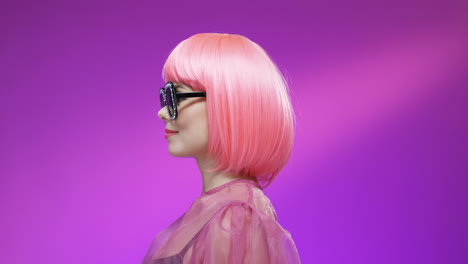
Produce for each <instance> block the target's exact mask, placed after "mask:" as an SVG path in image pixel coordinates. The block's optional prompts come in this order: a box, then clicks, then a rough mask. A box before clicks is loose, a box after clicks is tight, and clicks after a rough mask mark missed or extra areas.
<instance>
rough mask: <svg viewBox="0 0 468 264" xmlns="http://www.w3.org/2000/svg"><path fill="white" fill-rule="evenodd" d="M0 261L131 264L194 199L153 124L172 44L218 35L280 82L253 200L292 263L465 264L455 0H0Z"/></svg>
mask: <svg viewBox="0 0 468 264" xmlns="http://www.w3.org/2000/svg"><path fill="white" fill-rule="evenodd" d="M0 15H1V16H0V38H1V39H0V62H1V63H0V85H1V91H0V92H1V94H0V95H1V98H0V117H1V126H2V127H1V152H0V153H1V154H0V155H1V160H0V162H1V171H0V173H1V177H0V184H1V185H0V191H1V193H0V198H1V207H0V209H1V220H0V224H1V227H0V228H1V230H0V231H1V234H2V239H1V242H0V243H1V254H0V262H1V263H70V264H71V263H140V262H141V260H142V258H143V256H144V254H145V253H146V250H147V248H148V246H149V244H150V242H151V240H152V239H153V237H154V236H155V235H156V234H157V233H158V232H159V231H161V230H162V229H164V228H165V227H166V226H167V225H169V224H170V223H171V222H172V221H174V220H175V219H176V218H178V217H179V216H180V215H181V214H182V213H184V212H185V211H186V210H187V209H188V207H189V206H190V204H191V203H192V202H193V200H195V199H196V198H197V197H198V195H199V194H200V192H201V176H200V175H199V173H198V171H197V167H196V163H195V161H194V160H192V159H181V158H174V157H172V156H170V155H169V154H168V152H167V142H166V140H165V139H164V132H163V129H164V125H163V122H162V121H161V120H159V119H158V118H157V115H156V113H157V110H158V98H157V88H159V87H160V86H161V85H162V84H163V83H162V79H161V68H162V65H163V63H164V61H165V59H166V58H167V56H168V55H169V53H170V51H171V50H172V48H174V47H175V46H176V45H177V44H178V43H179V42H180V41H181V40H183V39H185V38H187V37H189V36H191V35H193V34H195V33H201V32H220V33H234V34H241V35H245V36H247V37H249V38H250V39H252V40H253V41H255V42H257V43H258V44H260V45H261V46H262V47H264V48H265V50H266V51H267V52H268V53H269V54H270V55H271V56H272V58H273V59H274V60H275V61H276V62H277V64H278V66H279V67H280V69H281V70H282V71H283V72H284V74H285V75H286V77H287V79H288V81H289V84H290V87H291V90H292V100H293V103H294V107H295V110H296V115H297V121H298V126H297V131H296V141H295V147H294V152H293V155H292V158H291V160H290V163H289V164H288V166H287V167H286V168H285V169H284V171H283V172H282V173H281V174H280V175H279V176H278V178H277V179H276V180H275V182H273V184H272V185H271V186H270V187H268V188H267V189H266V190H265V192H266V194H267V195H268V196H269V197H270V199H271V200H272V202H273V204H274V206H275V208H276V210H277V213H278V217H279V221H280V223H281V225H282V226H283V227H284V228H286V229H287V230H289V231H290V232H291V234H292V236H293V238H294V240H295V242H296V244H297V248H298V251H299V254H300V256H301V258H302V262H303V263H467V261H468V258H467V256H468V254H467V253H466V252H467V250H468V248H467V245H468V241H467V235H468V232H467V223H468V217H467V212H466V210H467V208H468V207H467V201H468V199H467V195H466V193H465V189H466V187H467V180H466V176H467V167H468V160H467V156H468V155H467V146H468V144H467V136H466V135H467V134H468V133H467V132H468V131H467V130H468V129H467V126H466V114H467V112H468V111H467V110H468V106H467V104H466V100H467V99H468V97H467V92H466V89H467V86H466V84H467V83H468V77H467V76H468V74H467V71H466V66H467V63H466V62H467V60H466V59H467V57H466V55H467V53H466V51H467V49H466V47H467V41H466V40H467V38H466V36H467V35H466V25H467V24H468V23H466V22H467V21H466V17H467V8H466V4H465V3H464V2H463V1H459V2H455V1H452V2H447V1H415V0H411V1H391V2H390V1H387V2H379V3H377V2H376V1H370V0H369V1H352V2H351V1H345V0H334V1H322V2H317V1H315V2H312V1H304V2H303V3H299V2H294V1H292V2H287V3H286V2H281V3H280V2H277V3H276V2H271V1H237V2H234V1H232V2H220V1H126V2H120V1H105V2H104V1H97V2H93V1H90V2H83V1H81V2H71V1H70V2H64V1H56V2H53V1H45V2H44V1H42V2H40V1H7V2H5V1H2V3H1V6H0Z"/></svg>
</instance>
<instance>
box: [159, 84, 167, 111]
mask: <svg viewBox="0 0 468 264" xmlns="http://www.w3.org/2000/svg"><path fill="white" fill-rule="evenodd" d="M164 101H165V100H164V90H162V89H161V90H160V91H159V102H160V103H161V108H163V107H164V106H166V104H165V103H164Z"/></svg>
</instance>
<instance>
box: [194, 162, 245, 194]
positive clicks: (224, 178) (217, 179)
mask: <svg viewBox="0 0 468 264" xmlns="http://www.w3.org/2000/svg"><path fill="white" fill-rule="evenodd" d="M196 160H197V164H198V169H199V170H200V173H201V175H202V182H203V192H207V191H209V190H211V189H213V188H216V187H218V186H220V185H223V184H225V183H228V182H230V181H233V180H237V179H249V180H252V177H246V176H242V175H233V174H229V173H224V172H219V171H208V170H209V169H211V168H212V166H213V165H214V161H213V160H212V159H210V158H208V157H207V156H203V157H197V158H196Z"/></svg>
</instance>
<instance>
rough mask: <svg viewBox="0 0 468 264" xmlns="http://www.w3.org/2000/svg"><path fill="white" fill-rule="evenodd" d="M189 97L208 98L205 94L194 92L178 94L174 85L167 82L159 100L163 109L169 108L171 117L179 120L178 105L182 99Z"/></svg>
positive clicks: (161, 90)
mask: <svg viewBox="0 0 468 264" xmlns="http://www.w3.org/2000/svg"><path fill="white" fill-rule="evenodd" d="M187 97H206V93H205V92H194V93H176V90H175V87H174V83H172V82H167V83H166V85H164V87H162V88H161V89H159V100H160V102H161V108H163V107H165V106H166V107H167V111H168V112H169V116H170V117H171V119H172V120H174V119H176V118H177V104H179V102H180V99H181V98H187Z"/></svg>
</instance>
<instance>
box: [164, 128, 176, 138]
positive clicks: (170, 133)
mask: <svg viewBox="0 0 468 264" xmlns="http://www.w3.org/2000/svg"><path fill="white" fill-rule="evenodd" d="M165 131H166V135H165V136H164V137H165V138H166V139H167V138H168V137H170V136H173V135H175V134H177V133H178V131H175V130H170V129H167V128H166V129H165Z"/></svg>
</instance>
